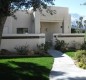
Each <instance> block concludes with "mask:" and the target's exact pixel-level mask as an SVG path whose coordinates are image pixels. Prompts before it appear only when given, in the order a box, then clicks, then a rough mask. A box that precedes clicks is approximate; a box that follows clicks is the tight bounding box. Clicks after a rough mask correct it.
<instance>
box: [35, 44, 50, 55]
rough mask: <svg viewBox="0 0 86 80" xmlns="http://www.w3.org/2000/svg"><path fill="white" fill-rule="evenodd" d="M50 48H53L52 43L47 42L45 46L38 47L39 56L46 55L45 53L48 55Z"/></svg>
mask: <svg viewBox="0 0 86 80" xmlns="http://www.w3.org/2000/svg"><path fill="white" fill-rule="evenodd" d="M50 47H51V43H50V42H46V43H45V44H41V45H37V52H38V53H39V54H45V53H47V51H48V49H50ZM37 52H36V53H37Z"/></svg>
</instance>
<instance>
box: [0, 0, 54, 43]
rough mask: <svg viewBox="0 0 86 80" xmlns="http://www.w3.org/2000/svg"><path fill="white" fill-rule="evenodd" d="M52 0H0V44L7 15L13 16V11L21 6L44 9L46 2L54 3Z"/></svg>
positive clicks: (26, 8)
mask: <svg viewBox="0 0 86 80" xmlns="http://www.w3.org/2000/svg"><path fill="white" fill-rule="evenodd" d="M54 1H55V0H0V44H1V37H2V32H3V27H4V23H5V21H6V18H7V16H14V12H15V11H17V10H19V9H22V8H23V9H25V10H28V9H29V8H30V7H33V10H34V11H36V10H37V9H39V10H40V11H41V10H42V8H45V9H46V8H47V5H48V4H51V5H54Z"/></svg>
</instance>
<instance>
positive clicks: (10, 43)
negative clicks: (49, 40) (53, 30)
mask: <svg viewBox="0 0 86 80" xmlns="http://www.w3.org/2000/svg"><path fill="white" fill-rule="evenodd" d="M42 43H45V34H8V35H3V36H2V40H1V49H7V50H10V51H15V49H14V48H15V47H16V46H22V45H29V48H30V49H36V48H37V44H38V45H40V44H42Z"/></svg>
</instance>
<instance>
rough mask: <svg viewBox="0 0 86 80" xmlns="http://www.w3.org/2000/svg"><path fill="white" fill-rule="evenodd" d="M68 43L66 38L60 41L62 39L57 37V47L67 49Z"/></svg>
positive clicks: (62, 49) (57, 48)
mask: <svg viewBox="0 0 86 80" xmlns="http://www.w3.org/2000/svg"><path fill="white" fill-rule="evenodd" d="M67 45H68V44H66V43H65V41H64V40H61V41H60V40H58V39H56V44H55V49H56V50H61V51H65V50H66V49H67Z"/></svg>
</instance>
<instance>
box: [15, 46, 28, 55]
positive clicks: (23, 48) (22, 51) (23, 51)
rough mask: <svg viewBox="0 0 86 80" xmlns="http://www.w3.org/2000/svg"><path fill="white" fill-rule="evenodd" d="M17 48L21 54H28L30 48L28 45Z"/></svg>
mask: <svg viewBox="0 0 86 80" xmlns="http://www.w3.org/2000/svg"><path fill="white" fill-rule="evenodd" d="M15 50H16V51H17V53H18V54H20V55H27V53H28V51H29V49H28V45H22V46H16V47H15Z"/></svg>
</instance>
